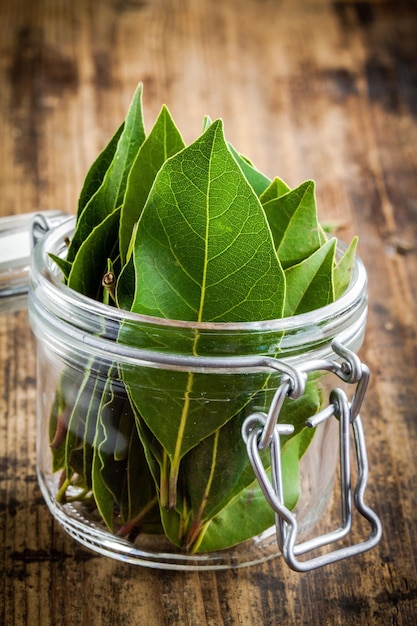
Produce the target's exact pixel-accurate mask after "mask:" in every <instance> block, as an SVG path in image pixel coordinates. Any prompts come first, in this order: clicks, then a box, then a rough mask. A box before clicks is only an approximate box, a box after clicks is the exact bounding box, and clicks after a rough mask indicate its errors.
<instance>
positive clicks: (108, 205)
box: [67, 84, 145, 262]
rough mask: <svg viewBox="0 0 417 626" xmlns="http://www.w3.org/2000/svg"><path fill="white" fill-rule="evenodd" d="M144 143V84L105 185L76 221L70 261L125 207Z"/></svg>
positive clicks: (128, 119) (119, 141)
mask: <svg viewBox="0 0 417 626" xmlns="http://www.w3.org/2000/svg"><path fill="white" fill-rule="evenodd" d="M144 140H145V128H144V123H143V113H142V85H141V84H140V85H139V86H138V88H137V89H136V91H135V94H134V96H133V99H132V102H131V105H130V108H129V111H128V114H127V117H126V120H125V124H124V127H123V131H122V133H121V135H120V137H119V140H118V143H117V148H116V152H115V154H114V157H113V160H112V162H111V164H110V166H109V168H108V169H107V171H106V173H105V175H104V178H103V182H102V183H101V185H100V187H99V188H98V189H97V191H96V192H95V193H94V195H93V196H91V198H90V200H89V201H88V202H87V204H86V205H85V207H84V208H83V210H82V213H81V215H80V217H79V219H77V224H76V229H75V232H74V235H73V237H72V239H71V242H70V245H69V248H68V254H67V260H68V261H69V262H72V261H73V260H74V258H75V256H76V254H77V252H78V249H79V247H80V246H81V244H82V242H83V241H84V240H85V239H86V238H87V237H88V235H89V234H90V232H91V231H92V230H93V229H94V228H95V227H96V226H98V225H99V224H100V223H101V222H102V221H103V220H104V219H105V218H106V217H107V216H108V215H109V214H111V213H113V211H114V210H115V209H117V208H118V207H120V206H121V205H122V204H123V198H124V195H125V190H126V183H127V178H128V175H129V172H130V169H131V167H132V164H133V161H134V159H135V158H136V155H137V153H138V150H139V148H140V146H141V145H142V143H143V141H144ZM116 237H117V236H116Z"/></svg>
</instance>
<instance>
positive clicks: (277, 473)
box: [242, 342, 382, 572]
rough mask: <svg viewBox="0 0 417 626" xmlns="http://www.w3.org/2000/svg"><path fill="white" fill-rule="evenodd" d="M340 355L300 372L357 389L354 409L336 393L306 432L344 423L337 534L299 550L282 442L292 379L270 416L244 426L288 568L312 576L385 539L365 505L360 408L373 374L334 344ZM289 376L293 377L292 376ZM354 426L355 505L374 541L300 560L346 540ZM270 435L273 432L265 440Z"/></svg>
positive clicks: (288, 430)
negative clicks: (319, 373) (266, 459)
mask: <svg viewBox="0 0 417 626" xmlns="http://www.w3.org/2000/svg"><path fill="white" fill-rule="evenodd" d="M333 347H334V349H335V352H336V353H337V354H339V355H340V356H343V358H344V359H345V360H344V362H343V363H342V364H339V363H336V362H334V361H312V362H309V363H306V364H305V366H303V367H302V368H301V371H302V372H307V371H316V370H317V369H318V370H325V371H330V372H334V373H335V374H336V375H337V376H338V377H339V378H340V379H342V380H344V381H346V382H350V383H356V390H355V393H354V396H353V399H352V403H351V404H350V403H349V402H348V398H347V396H346V394H345V392H344V391H342V390H341V389H338V388H336V389H333V391H332V392H331V394H330V399H329V406H327V407H325V408H324V409H322V410H321V411H319V413H317V414H316V415H314V416H313V417H311V418H310V419H308V420H307V422H306V426H308V427H311V428H312V427H316V426H319V425H320V424H322V423H323V422H324V421H326V420H327V419H329V418H331V417H333V416H334V417H335V418H336V419H337V420H338V422H339V445H340V494H341V523H340V526H339V528H337V529H336V530H334V531H332V532H329V533H325V534H323V535H320V536H318V537H316V538H313V539H309V540H307V541H304V542H303V543H299V544H297V543H296V541H297V533H298V526H297V519H296V516H295V515H294V514H293V513H292V512H291V511H290V510H289V509H288V508H287V507H286V506H285V504H284V496H285V494H284V491H283V480H282V466H281V444H280V436H281V435H288V434H291V433H292V432H293V426H292V425H291V424H279V423H278V418H279V410H280V409H281V407H282V404H283V401H284V399H285V398H284V397H283V395H285V393H287V395H288V396H290V389H291V383H290V382H288V378H285V379H284V382H283V383H282V384H281V386H280V387H279V388H278V390H277V392H276V394H275V396H276V397H275V398H274V400H273V401H272V404H271V407H273V410H271V409H270V411H269V413H268V415H266V414H265V413H253V414H252V415H250V416H249V417H248V418H246V420H245V421H244V423H243V426H242V437H243V439H244V441H245V443H246V448H247V453H248V457H249V460H250V462H251V465H252V468H253V471H254V473H255V476H256V478H257V480H258V482H259V485H260V487H261V489H262V492H263V494H264V496H265V498H266V500H267V502H268V503H269V505H270V506H271V507H272V509H273V510H274V512H275V524H276V534H277V543H278V547H279V549H280V550H281V552H282V555H283V557H284V559H285V561H286V563H287V564H288V565H289V567H290V568H291V569H293V570H295V571H297V572H307V571H310V570H313V569H317V568H319V567H322V566H324V565H329V564H330V563H335V562H336V561H341V560H342V559H346V558H348V557H351V556H356V555H357V554H360V553H362V552H365V551H367V550H370V549H372V548H373V547H374V546H376V544H377V543H378V542H379V540H380V538H381V534H382V529H381V522H380V520H379V518H378V517H377V515H376V514H375V513H374V511H372V510H371V509H370V508H369V507H368V506H367V505H366V504H365V502H364V493H365V489H366V485H367V481H368V459H367V454H366V446H365V437H364V432H363V428H362V421H361V418H360V415H359V411H360V407H361V404H362V401H363V398H364V395H365V392H366V388H367V385H368V380H369V370H368V368H367V366H366V365H364V364H362V363H360V361H359V359H358V357H357V356H356V355H355V354H354V353H352V352H351V351H350V350H348V349H346V348H345V347H343V346H341V345H340V344H339V343H337V342H335V343H334V346H333ZM287 376H288V374H287ZM272 413H273V414H274V417H275V424H274V427H273V428H272V427H271V414H272ZM351 425H352V431H353V439H354V444H355V454H356V463H357V479H356V485H355V488H354V492H353V502H354V505H355V508H356V510H357V512H358V513H359V515H361V516H362V517H364V518H365V519H366V520H367V521H368V523H369V524H370V527H371V532H370V535H369V537H368V538H367V539H365V540H364V541H361V542H359V543H356V544H353V545H350V546H347V547H345V546H343V547H340V548H335V549H334V550H333V551H332V552H328V553H325V554H322V555H319V556H315V557H312V558H309V559H304V560H299V559H298V558H297V557H298V556H300V555H306V554H308V553H311V552H312V551H314V550H317V549H318V548H321V547H323V546H325V545H330V544H335V543H336V542H338V541H340V540H341V539H343V538H344V537H345V536H346V535H347V534H348V533H349V531H350V529H351V525H352V485H351V467H350V458H351V449H350V448H351V444H350V440H351V438H350V426H351ZM265 429H266V430H267V431H268V432H267V435H266V436H265ZM266 446H269V447H270V460H271V480H270V479H269V477H268V473H267V471H266V469H265V467H264V465H263V463H262V460H261V456H260V451H261V450H263V449H264V448H265V447H266Z"/></svg>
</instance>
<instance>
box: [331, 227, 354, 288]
mask: <svg viewBox="0 0 417 626" xmlns="http://www.w3.org/2000/svg"><path fill="white" fill-rule="evenodd" d="M357 245H358V238H357V237H354V239H353V240H352V242H351V244H350V246H349V247H348V249H347V250H346V252H345V254H344V255H343V256H342V258H341V259H340V261H339V262H338V263H337V264H336V266H335V268H334V270H333V283H334V292H335V298H336V299H337V298H340V296H342V295H343V294H344V293H345V291H346V289H347V288H348V287H349V283H350V280H351V278H352V271H353V266H354V264H355V257H356V248H357Z"/></svg>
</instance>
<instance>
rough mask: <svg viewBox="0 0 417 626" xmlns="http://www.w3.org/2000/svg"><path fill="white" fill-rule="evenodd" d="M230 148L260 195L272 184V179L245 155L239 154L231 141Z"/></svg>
mask: <svg viewBox="0 0 417 626" xmlns="http://www.w3.org/2000/svg"><path fill="white" fill-rule="evenodd" d="M229 150H230V152H231V153H232V155H233V157H234V159H235V161H236V163H237V164H238V165H239V167H240V169H241V170H242V172H243V175H244V176H245V178H246V180H247V181H248V183H249V185H250V186H251V187H252V189H253V191H254V192H255V193H256V195H257V196H258V197H259V196H260V195H261V194H262V193H263V192H264V191H265V189H267V187H268V186H269V185H270V183H271V180H270V179H269V178H268V177H267V176H265V174H262V172H260V171H259V170H257V169H256V167H254V166H253V165H252V163H251V162H250V161H249V160H248V159H246V157H244V156H243V155H241V154H239V153H238V152H237V151H236V150H235V149H234V147H233V146H232V145H231V144H230V143H229Z"/></svg>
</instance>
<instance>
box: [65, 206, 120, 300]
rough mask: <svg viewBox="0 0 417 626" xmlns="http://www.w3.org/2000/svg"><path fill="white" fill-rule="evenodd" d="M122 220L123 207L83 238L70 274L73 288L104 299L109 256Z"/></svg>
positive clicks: (113, 251)
mask: <svg viewBox="0 0 417 626" xmlns="http://www.w3.org/2000/svg"><path fill="white" fill-rule="evenodd" d="M119 220H120V208H119V209H116V210H115V211H113V213H110V215H108V216H107V217H106V218H104V220H103V221H102V222H101V223H100V224H98V226H96V227H95V228H93V230H92V231H91V232H90V234H89V235H88V237H87V238H86V239H85V240H84V241H83V243H82V244H81V246H80V248H79V250H78V252H77V256H76V257H75V259H74V261H73V263H72V268H71V272H70V275H69V277H68V286H69V287H71V289H74V290H75V291H78V292H79V293H83V294H84V295H86V296H89V297H90V298H94V299H95V300H99V299H102V296H101V294H102V291H103V288H102V280H103V276H104V274H105V272H106V268H107V263H108V259H109V258H110V259H111V258H112V257H113V256H114V254H115V247H116V246H117V231H118V227H119ZM86 268H88V271H86Z"/></svg>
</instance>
